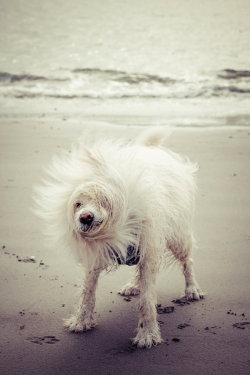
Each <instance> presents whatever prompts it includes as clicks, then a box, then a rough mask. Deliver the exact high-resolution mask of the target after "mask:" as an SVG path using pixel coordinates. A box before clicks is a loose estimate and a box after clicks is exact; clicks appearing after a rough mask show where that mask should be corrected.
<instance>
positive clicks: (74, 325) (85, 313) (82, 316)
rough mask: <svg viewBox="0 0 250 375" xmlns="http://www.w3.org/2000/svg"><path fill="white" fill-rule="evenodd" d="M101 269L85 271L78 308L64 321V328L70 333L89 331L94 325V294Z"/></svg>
mask: <svg viewBox="0 0 250 375" xmlns="http://www.w3.org/2000/svg"><path fill="white" fill-rule="evenodd" d="M100 272H101V269H95V268H92V269H90V270H88V271H86V275H85V280H84V288H83V291H82V294H81V299H80V303H79V306H78V308H77V310H76V312H75V314H74V315H72V316H71V317H70V318H69V319H67V320H65V324H64V325H65V327H67V328H68V329H69V330H70V331H71V332H83V331H89V330H90V329H92V328H94V326H95V325H96V324H95V322H94V318H93V312H94V307H95V293H96V287H97V282H98V278H99V275H100Z"/></svg>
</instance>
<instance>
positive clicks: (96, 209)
mask: <svg viewBox="0 0 250 375" xmlns="http://www.w3.org/2000/svg"><path fill="white" fill-rule="evenodd" d="M162 138H164V134H162V131H160V132H159V130H156V131H155V130H150V131H146V132H145V133H144V134H142V135H141V137H139V138H138V139H137V140H136V141H135V142H134V143H124V142H115V141H104V142H103V141H100V142H94V143H93V144H89V145H87V146H86V145H84V144H83V143H79V144H78V146H76V147H74V148H73V149H72V150H71V153H65V155H64V156H61V157H58V158H56V159H54V161H53V163H52V166H51V167H50V168H49V170H48V174H49V178H48V179H47V181H45V182H44V185H43V186H42V187H41V188H39V189H38V194H39V195H38V197H37V199H36V201H37V211H38V214H39V215H40V216H41V217H42V218H43V219H45V221H46V224H47V228H48V230H47V232H48V234H49V235H50V237H51V238H52V239H53V240H55V241H56V243H57V246H65V245H67V247H71V248H72V249H75V250H77V252H78V253H79V255H80V257H81V259H82V261H83V263H84V265H85V267H86V272H85V286H84V290H83V292H82V296H81V301H80V304H79V308H78V309H77V311H76V313H75V315H73V316H72V317H71V318H69V319H68V320H67V321H66V323H65V325H66V327H68V329H69V330H70V331H72V332H82V331H87V330H90V329H92V328H93V327H94V326H95V322H94V318H93V311H94V306H95V292H96V286H97V281H98V277H99V275H100V272H101V271H103V270H105V269H110V268H112V267H117V266H118V265H121V264H127V265H136V273H135V277H134V279H133V280H132V281H131V282H129V283H128V284H127V285H125V286H124V288H123V289H122V290H121V292H120V293H121V294H122V295H125V296H129V295H139V301H138V302H139V303H138V305H139V306H138V307H139V308H138V310H139V323H138V328H137V334H136V337H135V338H134V339H133V343H134V344H136V345H137V346H138V347H151V346H152V345H156V344H159V343H161V342H162V338H161V334H160V330H159V325H158V322H157V311H156V292H155V281H156V275H157V272H158V269H159V266H160V263H161V261H162V259H163V257H164V255H165V254H171V255H172V256H173V258H174V259H176V260H178V261H179V262H180V263H181V265H182V269H183V273H184V277H185V282H186V287H185V296H186V298H187V299H189V300H198V299H200V298H202V297H203V294H202V292H201V290H200V288H199V286H198V284H197V282H196V280H195V276H194V271H193V266H192V259H191V252H192V247H193V242H194V240H193V233H192V217H193V208H194V194H195V181H194V173H195V172H196V169H197V168H196V165H194V164H191V163H190V162H189V161H188V160H186V159H185V160H184V159H183V158H181V157H180V156H178V155H177V154H175V153H173V152H171V151H166V150H164V149H162V148H160V147H159V143H160V139H162Z"/></svg>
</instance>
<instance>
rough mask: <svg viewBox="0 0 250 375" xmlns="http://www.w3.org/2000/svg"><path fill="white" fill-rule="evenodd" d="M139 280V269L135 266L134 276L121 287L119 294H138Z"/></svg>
mask: <svg viewBox="0 0 250 375" xmlns="http://www.w3.org/2000/svg"><path fill="white" fill-rule="evenodd" d="M139 281H140V269H139V267H138V266H136V271H135V276H134V277H133V279H132V280H131V281H130V282H128V283H127V284H125V285H124V286H123V288H122V289H121V290H120V291H119V294H121V295H122V296H137V295H138V294H140V287H139Z"/></svg>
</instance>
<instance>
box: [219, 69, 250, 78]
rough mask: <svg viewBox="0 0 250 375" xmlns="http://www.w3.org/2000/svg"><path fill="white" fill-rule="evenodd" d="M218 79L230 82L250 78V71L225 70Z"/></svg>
mask: <svg viewBox="0 0 250 375" xmlns="http://www.w3.org/2000/svg"><path fill="white" fill-rule="evenodd" d="M218 78H222V79H230V80H231V79H232V80H235V79H236V80H238V79H241V78H243V79H245V78H250V70H234V69H224V70H222V71H221V72H220V73H219V74H218Z"/></svg>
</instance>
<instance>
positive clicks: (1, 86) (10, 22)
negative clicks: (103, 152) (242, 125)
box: [0, 0, 250, 115]
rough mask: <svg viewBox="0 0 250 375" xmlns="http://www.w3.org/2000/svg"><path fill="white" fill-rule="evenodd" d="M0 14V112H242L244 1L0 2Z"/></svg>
mask: <svg viewBox="0 0 250 375" xmlns="http://www.w3.org/2000/svg"><path fill="white" fill-rule="evenodd" d="M0 14H1V22H0V24H1V26H0V28H1V29H0V31H1V35H0V48H1V53H0V101H1V103H4V102H5V103H6V102H8V103H10V101H11V100H13V101H15V103H19V105H20V101H21V103H22V104H24V103H25V102H26V99H29V101H30V99H35V98H49V99H50V101H53V100H56V103H58V102H60V103H63V104H62V106H63V107H64V108H65V107H67V106H70V107H71V108H72V107H74V103H76V101H79V100H80V101H81V103H83V104H84V103H85V101H86V100H88V103H89V101H90V102H91V100H95V101H97V102H98V101H100V104H101V106H102V107H103V103H104V101H105V105H106V106H108V107H109V108H110V112H112V108H114V106H116V105H117V106H118V107H122V106H123V103H126V105H127V106H128V107H129V103H131V105H133V106H134V105H135V103H136V102H140V108H141V106H143V103H144V107H145V110H147V109H148V108H149V107H150V106H154V105H155V103H156V102H157V103H160V104H159V106H160V107H162V108H165V107H166V106H169V105H170V106H171V105H172V101H175V103H176V102H178V103H181V104H180V106H181V107H182V108H183V110H185V107H189V106H190V101H192V102H194V100H196V99H197V103H199V106H200V105H202V106H204V108H206V106H207V105H210V103H211V100H214V98H220V99H221V98H222V99H223V105H222V108H221V111H222V113H223V114H224V115H226V114H227V111H228V110H229V109H230V108H231V107H232V106H233V107H235V114H237V108H239V112H240V114H248V113H249V98H250V67H249V63H250V48H249V45H250V16H249V15H250V2H249V1H247V0H221V1H218V0H210V1H200V0H185V1H184V0H176V1H170V0H134V1H133V0H127V1H121V0H106V1H100V0H91V1H90V0H87V1H86V0H73V1H71V2H67V1H59V0H56V1H53V2H50V1H48V0H45V1H43V2H39V1H38V0H33V1H28V0H12V1H11V2H10V1H7V0H2V1H1V4H0ZM65 99H68V100H67V101H65ZM69 101H70V103H69ZM114 102H115V104H114ZM75 105H76V106H77V105H78V104H75ZM5 107H6V105H5ZM96 107H97V106H95V108H96Z"/></svg>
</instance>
